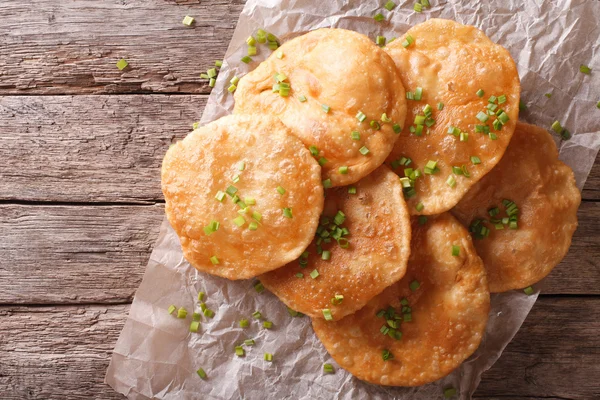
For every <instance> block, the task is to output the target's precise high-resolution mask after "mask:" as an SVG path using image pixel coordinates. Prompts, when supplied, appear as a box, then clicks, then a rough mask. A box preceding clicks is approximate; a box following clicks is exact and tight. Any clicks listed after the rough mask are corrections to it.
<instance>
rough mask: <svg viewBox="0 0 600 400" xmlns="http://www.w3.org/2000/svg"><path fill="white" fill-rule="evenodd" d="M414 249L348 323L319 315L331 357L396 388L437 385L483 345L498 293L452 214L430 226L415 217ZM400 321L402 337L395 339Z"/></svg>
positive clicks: (317, 323) (370, 379)
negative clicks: (398, 274)
mask: <svg viewBox="0 0 600 400" xmlns="http://www.w3.org/2000/svg"><path fill="white" fill-rule="evenodd" d="M453 245H455V246H458V247H459V255H458V256H453V255H452V246H453ZM411 248H412V250H411V251H412V252H411V255H410V260H409V262H408V269H407V272H406V275H405V276H404V278H402V280H400V281H399V282H397V283H396V284H394V285H392V286H390V287H389V288H387V289H386V290H385V291H384V292H383V293H381V294H380V295H378V296H376V297H375V298H374V299H373V300H371V301H370V302H369V303H368V304H367V305H366V306H365V307H364V308H362V309H361V310H359V311H357V312H356V313H355V314H352V315H349V316H347V317H345V318H343V319H342V320H340V321H325V320H323V319H319V318H315V319H313V328H314V330H315V333H316V334H317V336H318V337H319V339H320V340H321V341H322V342H323V345H324V346H325V348H326V349H327V351H328V352H329V354H331V356H332V357H333V358H334V359H335V361H336V362H337V363H338V364H339V365H340V366H341V367H342V368H344V369H346V370H347V371H349V372H351V373H352V374H353V375H354V376H356V377H357V378H359V379H361V380H364V381H367V382H370V383H374V384H379V385H390V386H417V385H422V384H425V383H428V382H432V381H435V380H437V379H439V378H441V377H443V376H445V375H447V374H449V373H450V372H451V371H452V370H454V369H455V368H456V367H458V366H459V365H460V364H461V363H462V362H463V361H464V360H465V359H466V358H467V357H469V356H470V355H471V354H473V352H474V351H475V350H476V349H477V347H478V346H479V343H480V342H481V339H482V336H483V334H484V331H485V325H486V322H487V319H488V312H489V308H490V296H489V292H488V289H487V283H486V278H485V270H484V267H483V263H482V261H481V259H480V258H479V257H478V256H477V254H476V253H475V249H474V247H473V244H472V242H471V239H470V237H469V234H468V232H467V230H466V229H465V228H464V227H463V226H462V225H461V224H460V223H459V222H458V221H457V220H456V219H455V218H454V217H452V216H451V215H450V214H449V213H445V214H441V215H439V216H436V217H429V220H428V222H427V223H425V224H424V225H419V224H418V223H417V222H416V221H413V238H412V246H411ZM407 316H408V317H407ZM388 321H390V322H388ZM392 325H394V326H397V329H394V331H395V332H402V334H401V337H400V338H398V337H397V336H396V338H393V337H392V336H394V334H392V333H391V332H394V331H392V329H393V328H391V326H392ZM386 330H387V331H386ZM386 332H387V333H386ZM396 335H397V334H396Z"/></svg>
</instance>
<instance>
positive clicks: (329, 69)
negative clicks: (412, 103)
mask: <svg viewBox="0 0 600 400" xmlns="http://www.w3.org/2000/svg"><path fill="white" fill-rule="evenodd" d="M278 55H281V58H278ZM276 74H284V75H285V77H286V79H285V80H284V83H286V84H289V85H290V87H291V90H290V91H289V93H288V96H282V95H280V93H279V92H277V93H274V91H273V85H275V84H278V82H277V81H276V80H275V79H274V77H275V76H276ZM304 99H306V100H305V101H303V100H304ZM326 111H327V112H326ZM234 113H247V114H257V113H259V114H260V113H263V114H270V115H274V116H277V117H279V118H280V119H281V120H282V121H283V123H284V124H285V125H286V126H288V127H289V128H290V129H291V130H292V133H293V134H294V135H296V136H297V137H299V138H300V139H301V140H302V142H304V144H305V145H306V146H307V147H309V146H316V148H317V149H318V150H319V154H318V155H317V156H316V158H317V159H321V160H322V163H323V165H322V167H323V179H324V180H326V179H330V180H331V183H332V185H333V186H342V185H348V184H351V183H354V182H357V181H358V180H360V179H361V178H363V177H365V176H366V175H368V174H369V173H370V172H372V171H374V170H375V169H376V168H377V167H379V166H380V165H381V164H382V163H383V162H384V161H385V159H386V157H387V156H388V154H389V153H390V151H391V150H392V147H393V145H394V142H395V141H396V139H397V138H398V135H397V134H396V133H395V132H394V129H393V126H394V124H398V125H399V126H400V127H401V126H403V124H404V118H405V115H406V98H405V93H404V90H403V88H402V83H401V81H400V78H399V76H398V71H397V70H396V68H395V66H394V63H393V61H392V60H391V59H390V57H389V56H388V55H387V54H386V53H385V52H384V51H383V50H382V49H381V48H379V47H378V46H377V45H375V43H373V41H372V40H370V39H369V38H368V37H366V36H364V35H362V34H359V33H357V32H352V31H348V30H344V29H319V30H316V31H312V32H309V33H307V34H305V35H302V36H299V37H297V38H295V39H292V40H290V41H288V42H286V43H284V44H283V45H282V46H281V47H280V48H279V49H278V50H277V51H276V52H274V53H273V54H272V55H271V56H270V57H269V58H268V59H267V60H266V61H264V62H263V63H261V64H260V65H259V66H258V67H257V68H256V69H255V70H254V71H252V72H250V73H248V74H247V75H246V76H244V77H243V78H242V79H241V80H240V82H239V84H238V87H237V90H236V92H235V109H234ZM359 113H362V114H364V121H363V122H360V121H359V119H362V117H361V114H359ZM384 113H385V114H386V117H387V118H389V121H390V122H382V121H381V117H382V114H384ZM357 115H358V118H357ZM387 118H385V119H386V120H387ZM371 121H375V122H377V124H375V123H374V124H373V127H372V126H371ZM377 128H379V129H377ZM352 132H357V134H355V136H354V137H358V136H360V139H353V138H352ZM357 135H358V136H357ZM363 147H364V149H363ZM361 149H363V150H362V152H361ZM365 149H366V150H365ZM367 150H368V153H366V151H367ZM324 160H326V162H324ZM341 167H347V168H348V169H347V172H346V173H341V172H340V168H341ZM343 170H344V169H342V171H343Z"/></svg>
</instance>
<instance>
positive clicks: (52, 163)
mask: <svg viewBox="0 0 600 400" xmlns="http://www.w3.org/2000/svg"><path fill="white" fill-rule="evenodd" d="M0 7H1V6H0ZM205 104H206V96H201V95H184V96H164V95H143V96H142V95H120V96H43V97H42V96H4V97H1V96H0V115H2V116H3V117H2V118H0V200H27V201H60V202H115V203H117V202H147V201H155V200H161V199H162V198H163V197H162V193H161V191H160V164H161V162H162V158H163V155H164V153H165V151H166V150H167V148H168V147H169V144H171V143H172V142H173V141H174V140H177V139H181V138H182V137H184V136H185V135H186V134H187V133H188V132H190V130H191V125H192V123H193V122H194V121H197V120H199V119H200V115H201V113H202V110H203V109H204V106H205ZM583 197H584V199H592V200H594V199H595V200H600V163H596V164H595V166H594V169H593V171H592V174H590V177H589V178H588V181H587V183H586V186H585V190H584V192H583Z"/></svg>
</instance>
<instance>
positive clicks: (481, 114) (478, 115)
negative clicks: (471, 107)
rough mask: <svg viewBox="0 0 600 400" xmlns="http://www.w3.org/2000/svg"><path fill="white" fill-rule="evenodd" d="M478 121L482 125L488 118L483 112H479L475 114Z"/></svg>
mask: <svg viewBox="0 0 600 400" xmlns="http://www.w3.org/2000/svg"><path fill="white" fill-rule="evenodd" d="M475 117H476V118H477V119H478V120H480V121H481V122H483V123H486V122H487V120H488V119H489V118H490V117H488V115H487V114H486V113H484V112H483V111H479V112H478V113H477V115H476V116H475Z"/></svg>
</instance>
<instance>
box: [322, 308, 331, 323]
mask: <svg viewBox="0 0 600 400" xmlns="http://www.w3.org/2000/svg"><path fill="white" fill-rule="evenodd" d="M323 318H325V321H333V316H332V315H331V310H330V309H329V308H324V309H323Z"/></svg>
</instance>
